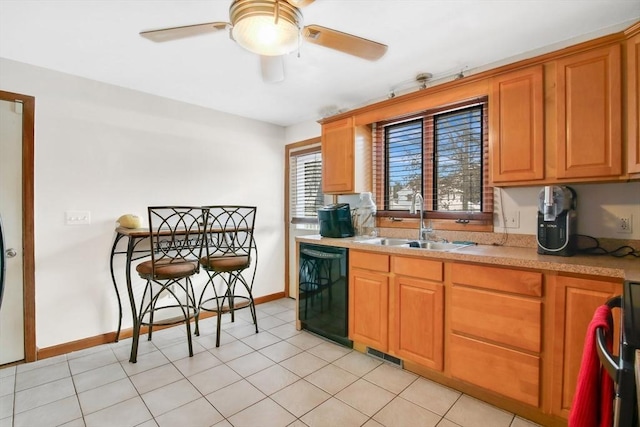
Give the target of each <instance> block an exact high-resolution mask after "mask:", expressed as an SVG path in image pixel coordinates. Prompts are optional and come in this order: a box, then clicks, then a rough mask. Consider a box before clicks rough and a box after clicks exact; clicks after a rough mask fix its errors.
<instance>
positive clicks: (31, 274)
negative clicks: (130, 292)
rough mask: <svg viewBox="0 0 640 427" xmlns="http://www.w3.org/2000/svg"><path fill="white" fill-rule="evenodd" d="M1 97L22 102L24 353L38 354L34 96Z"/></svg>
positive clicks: (27, 356) (1, 94) (28, 359)
mask: <svg viewBox="0 0 640 427" xmlns="http://www.w3.org/2000/svg"><path fill="white" fill-rule="evenodd" d="M0 99H1V100H3V101H14V102H15V101H18V102H21V103H22V246H23V247H22V257H23V259H22V270H23V271H22V274H23V298H24V314H23V316H24V357H25V361H26V362H33V361H35V360H36V358H37V348H36V303H35V301H36V298H35V297H36V295H35V243H34V234H35V233H34V210H33V207H34V133H35V132H34V127H35V109H36V99H35V98H34V97H33V96H28V95H22V94H19V93H13V92H6V91H3V90H0Z"/></svg>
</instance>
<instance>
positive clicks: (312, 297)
mask: <svg viewBox="0 0 640 427" xmlns="http://www.w3.org/2000/svg"><path fill="white" fill-rule="evenodd" d="M348 258H349V251H348V250H347V249H346V248H338V247H334V246H321V245H312V244H309V243H300V259H299V270H298V311H299V313H298V314H299V319H300V322H301V324H302V328H303V329H307V330H309V331H310V332H313V333H315V334H318V335H321V336H323V337H326V338H328V339H330V340H333V341H335V342H337V343H339V344H342V345H344V346H347V347H350V348H352V347H353V341H351V340H350V339H349V337H348V335H349V334H348V328H349V320H348V311H349V303H348V301H349V284H348V282H347V279H348V272H347V268H348V265H349V264H348Z"/></svg>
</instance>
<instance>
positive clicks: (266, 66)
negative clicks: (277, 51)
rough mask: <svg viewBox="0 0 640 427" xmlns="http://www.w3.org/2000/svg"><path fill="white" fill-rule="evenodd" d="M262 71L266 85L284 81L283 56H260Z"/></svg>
mask: <svg viewBox="0 0 640 427" xmlns="http://www.w3.org/2000/svg"><path fill="white" fill-rule="evenodd" d="M260 70H261V71H262V80H263V81H264V82H265V83H278V82H281V81H284V58H283V57H282V56H266V55H260Z"/></svg>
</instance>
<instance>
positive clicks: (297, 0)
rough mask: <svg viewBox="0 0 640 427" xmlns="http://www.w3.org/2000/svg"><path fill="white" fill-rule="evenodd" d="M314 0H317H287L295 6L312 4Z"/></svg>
mask: <svg viewBox="0 0 640 427" xmlns="http://www.w3.org/2000/svg"><path fill="white" fill-rule="evenodd" d="M314 1H315V0H287V3H289V4H290V5H291V6H293V7H297V8H301V7H305V6H308V5H310V4H311V3H313V2H314Z"/></svg>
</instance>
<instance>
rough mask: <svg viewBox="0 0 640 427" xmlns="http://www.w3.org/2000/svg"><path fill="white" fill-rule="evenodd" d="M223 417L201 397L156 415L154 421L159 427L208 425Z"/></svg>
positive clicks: (199, 426) (202, 426)
mask: <svg viewBox="0 0 640 427" xmlns="http://www.w3.org/2000/svg"><path fill="white" fill-rule="evenodd" d="M223 419H224V418H223V416H222V415H220V413H219V412H218V411H216V410H215V408H214V407H213V406H211V404H210V403H209V402H208V401H207V399H205V398H204V397H203V398H200V399H198V400H194V401H193V402H190V403H187V404H186V405H184V406H181V407H179V408H176V409H174V410H173V411H170V412H167V413H166V414H163V415H160V416H159V417H156V422H157V423H158V425H159V426H160V427H175V426H185V427H186V426H188V427H209V426H211V425H212V424H215V423H218V422H220V421H222V420H223Z"/></svg>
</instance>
